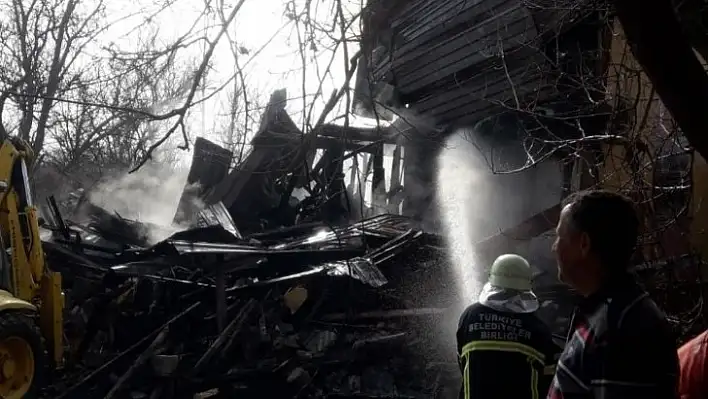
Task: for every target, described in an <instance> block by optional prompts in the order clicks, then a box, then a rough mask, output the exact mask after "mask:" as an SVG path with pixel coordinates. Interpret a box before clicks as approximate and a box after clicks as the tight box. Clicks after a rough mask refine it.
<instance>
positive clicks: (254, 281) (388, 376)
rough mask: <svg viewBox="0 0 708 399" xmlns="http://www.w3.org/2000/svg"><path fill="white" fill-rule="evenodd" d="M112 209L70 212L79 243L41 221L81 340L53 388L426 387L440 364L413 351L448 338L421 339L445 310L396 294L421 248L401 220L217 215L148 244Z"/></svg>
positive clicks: (421, 393) (302, 391)
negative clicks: (86, 221) (282, 220)
mask: <svg viewBox="0 0 708 399" xmlns="http://www.w3.org/2000/svg"><path fill="white" fill-rule="evenodd" d="M91 209H92V210H94V211H96V209H94V208H91ZM216 209H220V207H216ZM57 216H60V215H57ZM106 217H107V213H106V212H105V211H102V210H101V211H97V212H96V214H95V215H94V219H95V223H93V224H91V225H90V226H81V227H79V226H77V225H75V224H74V223H72V222H69V221H67V222H65V223H66V224H67V226H66V229H68V230H69V231H70V233H69V234H68V235H69V236H70V237H73V238H71V239H66V238H65V237H66V235H67V234H65V233H66V231H64V230H63V228H58V227H56V226H47V227H51V228H52V229H53V238H52V240H47V241H46V242H45V250H46V252H47V256H48V257H49V258H50V260H51V262H52V264H53V265H58V266H57V269H58V270H59V271H61V272H62V273H63V275H64V276H65V290H66V292H67V298H68V300H69V308H70V309H71V313H70V316H69V317H67V336H70V337H72V342H74V343H75V344H76V346H75V350H73V352H72V353H71V357H70V359H71V361H70V362H69V364H68V365H67V367H66V369H65V370H64V371H63V372H64V373H65V374H66V376H65V378H64V379H63V384H65V385H66V383H67V382H68V381H71V383H70V384H68V386H53V387H51V389H50V391H52V392H50V393H48V395H51V396H52V397H60V398H72V397H77V398H78V397H108V398H117V397H126V395H128V394H130V395H131V396H132V397H173V395H174V397H197V396H195V395H202V396H201V397H205V396H204V395H205V394H204V392H212V393H213V392H218V393H217V394H214V395H213V396H212V397H225V396H228V395H231V394H236V393H238V395H240V396H242V397H250V396H258V397H263V395H264V394H265V395H266V396H265V397H291V396H292V397H400V398H414V397H429V394H430V393H429V392H426V388H427V387H430V386H432V384H433V382H432V381H429V378H431V376H432V377H434V376H435V371H434V370H431V369H430V366H428V365H427V362H426V361H425V356H421V353H418V352H417V350H418V349H415V348H420V347H422V348H432V347H434V346H435V345H439V344H440V343H435V342H426V340H427V341H431V340H433V341H434V339H432V338H433V337H434V334H432V335H431V334H427V335H428V337H426V333H427V332H428V331H426V330H427V329H428V328H429V326H432V325H434V324H435V322H434V320H432V319H435V318H436V317H440V316H442V315H443V314H444V312H445V310H444V309H432V310H431V309H420V310H416V309H406V308H404V306H405V296H406V294H408V296H418V295H421V293H396V292H395V287H394V286H393V285H394V284H395V281H392V278H399V279H400V276H398V277H395V276H396V275H398V274H399V273H400V272H401V270H399V271H395V269H396V268H401V267H404V265H405V264H401V262H402V261H403V260H405V258H406V257H407V256H410V254H411V253H417V254H418V255H421V254H420V249H424V248H426V240H427V238H426V235H425V234H424V233H423V232H421V231H419V230H416V229H415V228H413V227H411V223H410V222H409V221H408V220H407V219H406V218H403V217H400V216H394V215H383V216H378V217H374V218H371V219H367V220H363V221H361V222H357V223H354V224H351V225H347V226H343V227H326V226H322V225H320V224H309V225H305V226H294V227H292V228H283V229H278V230H276V231H272V232H263V233H259V234H254V235H251V236H247V237H243V238H241V237H239V236H238V234H234V232H235V231H237V230H236V229H235V226H233V225H230V224H229V225H227V226H226V227H224V226H223V225H222V224H211V225H208V226H202V227H194V228H192V229H189V230H186V231H182V232H178V233H176V234H174V235H172V236H171V237H170V238H168V239H167V240H164V241H162V242H159V243H157V244H155V245H152V246H141V245H138V243H137V241H138V240H136V238H139V237H140V235H133V236H132V238H125V236H126V235H125V234H123V233H120V234H119V233H115V232H113V233H111V234H108V232H107V231H105V230H104V228H105V225H110V226H113V227H114V228H115V229H116V231H122V232H125V231H130V230H133V231H140V230H141V229H142V228H145V226H141V225H140V224H139V223H137V222H133V221H126V220H122V219H120V218H118V217H117V216H111V217H110V219H111V220H110V221H107V220H105V218H106ZM57 219H59V217H58V218H57ZM206 219H207V218H204V220H206ZM214 220H216V219H214ZM227 220H228V218H227ZM222 222H224V220H222ZM106 235H109V236H110V238H109V237H106ZM117 237H123V238H124V239H123V241H118V242H116V241H114V240H116V239H117ZM433 241H434V240H433ZM68 248H70V249H71V250H69V249H68ZM428 250H430V248H428ZM433 251H434V250H433ZM389 275H390V276H392V277H391V278H389V277H387V276H389ZM397 295H400V297H398V298H397ZM382 308H388V309H385V310H382ZM421 317H422V318H428V319H431V321H430V322H428V323H421V322H420V318H421ZM426 351H427V352H428V355H429V356H434V353H431V352H432V351H430V350H429V349H428V350H426ZM91 357H97V358H98V359H97V360H96V359H94V360H93V361H91V360H90V359H89V358H91ZM443 358H444V357H443ZM448 360H449V359H448ZM453 360H454V359H453ZM443 363H444V362H443ZM91 364H94V365H97V364H98V365H100V367H98V368H93V369H92V370H91ZM446 367H448V368H450V367H453V368H454V363H452V364H447V365H446ZM438 368H440V367H438ZM412 376H416V377H415V378H412ZM155 381H159V382H158V383H155ZM214 390H216V391H214ZM136 395H137V396H136ZM141 395H144V396H141Z"/></svg>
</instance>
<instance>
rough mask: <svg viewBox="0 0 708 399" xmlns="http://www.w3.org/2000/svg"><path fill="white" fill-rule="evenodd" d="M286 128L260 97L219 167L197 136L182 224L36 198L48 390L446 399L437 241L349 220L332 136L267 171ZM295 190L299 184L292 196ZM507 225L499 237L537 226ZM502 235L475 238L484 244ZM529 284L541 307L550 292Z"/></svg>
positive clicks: (394, 226)
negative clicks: (61, 344) (51, 328)
mask: <svg viewBox="0 0 708 399" xmlns="http://www.w3.org/2000/svg"><path fill="white" fill-rule="evenodd" d="M281 94H282V93H281ZM274 97H276V98H280V97H282V95H278V96H276V95H274ZM293 129H296V127H295V126H294V124H293V123H292V121H291V120H290V119H289V117H287V114H286V113H285V112H284V108H283V107H282V104H281V105H278V104H275V103H272V104H270V105H269V109H268V111H267V112H266V115H265V117H264V120H263V121H262V126H261V129H260V130H259V133H258V134H257V135H256V138H254V143H253V146H254V149H253V151H252V152H251V153H250V154H249V155H248V157H247V159H246V161H244V162H243V164H242V165H240V166H238V167H236V168H234V169H233V170H231V172H229V167H228V164H227V163H226V162H225V160H228V159H229V158H230V154H228V151H225V150H223V149H221V148H220V147H219V146H217V145H216V144H214V143H210V142H208V141H207V140H204V139H200V140H199V141H198V143H197V145H196V149H195V153H194V162H193V164H192V169H191V170H190V173H189V177H188V179H187V184H186V187H185V190H184V192H183V194H182V197H181V198H180V200H179V206H178V209H177V212H176V214H175V218H174V222H175V223H178V224H179V225H180V226H185V227H186V226H188V227H186V228H184V229H179V230H178V231H175V229H174V228H167V227H164V226H156V225H152V224H149V223H143V222H140V221H135V220H129V219H126V218H124V217H122V216H121V215H118V214H116V213H115V212H113V211H111V210H109V209H104V208H102V207H100V206H97V205H96V204H94V203H92V202H91V200H90V198H89V196H87V195H86V193H83V192H82V193H80V195H76V196H74V198H72V199H71V201H72V206H75V212H74V213H73V215H71V216H69V217H67V216H65V215H63V214H62V212H61V211H60V207H59V206H58V204H57V201H55V200H54V199H53V198H50V199H49V201H48V203H47V205H46V206H44V207H43V208H42V215H43V228H44V229H46V230H47V231H46V234H44V235H43V246H44V250H45V253H46V256H47V258H48V261H49V264H50V265H51V267H52V268H53V269H55V270H56V271H59V272H61V273H62V276H63V286H64V287H63V288H64V291H65V295H66V302H67V303H66V309H67V311H66V315H65V324H66V326H65V335H66V337H67V341H68V342H69V345H68V347H69V356H68V361H67V364H66V365H65V367H64V368H63V369H61V370H59V371H58V373H59V375H58V376H57V378H54V379H53V381H55V383H54V384H53V385H51V386H49V387H48V388H47V390H46V392H45V396H46V397H52V398H84V397H107V398H124V397H131V398H161V397H163V398H168V397H169V398H172V397H175V398H217V397H233V396H238V397H243V398H247V397H258V398H263V397H266V398H270V397H272V398H281V397H297V398H325V397H327V398H354V397H356V398H429V397H436V398H447V397H450V398H453V397H456V396H457V390H458V388H459V380H458V379H459V370H458V365H457V362H456V359H455V355H454V353H455V348H454V332H455V327H456V322H457V317H458V315H459V312H460V310H461V309H460V306H463V304H462V303H461V301H460V300H459V298H458V297H457V295H458V294H457V292H456V290H455V289H452V288H451V287H453V286H454V285H455V278H456V276H455V274H454V272H453V270H452V268H450V267H447V265H446V264H445V256H444V253H443V245H442V244H441V242H442V241H443V240H442V239H441V237H439V236H437V235H435V234H432V233H430V232H424V231H423V230H421V228H420V226H419V224H418V223H416V222H414V221H413V220H411V219H409V218H407V217H403V216H399V215H392V214H383V215H378V216H373V217H368V218H364V219H362V220H358V221H355V222H352V221H351V220H355V219H356V217H353V216H352V215H355V214H357V215H359V214H360V213H357V212H352V206H351V204H349V205H347V196H346V195H343V193H345V192H346V188H345V189H344V190H339V189H334V190H333V189H332V186H331V185H332V184H335V185H337V184H340V185H342V188H344V186H343V182H342V169H341V168H342V166H341V161H342V159H343V158H344V155H343V154H344V153H343V149H342V148H340V147H337V146H334V145H333V144H332V142H331V140H330V141H327V140H325V141H324V142H323V143H320V144H317V145H322V146H324V147H325V156H323V157H322V158H321V159H320V161H319V162H318V163H317V165H316V166H315V167H314V168H313V169H312V170H310V171H309V172H308V171H305V172H304V173H302V171H301V172H297V171H296V170H289V169H285V170H282V169H278V170H279V172H278V173H259V171H260V172H263V171H266V170H275V169H272V168H273V167H274V166H273V165H272V159H274V157H277V156H280V155H282V156H283V157H282V159H281V158H278V165H279V167H283V166H284V165H291V166H292V165H294V164H299V162H294V163H293V159H289V158H288V155H287V154H290V153H292V152H293V148H294V147H293V146H296V145H297V143H299V142H300V141H299V139H298V140H295V138H296V137H297V136H292V137H289V135H291V134H292V132H293ZM321 131H322V132H323V133H322V135H324V136H326V135H327V134H329V135H333V136H334V135H336V133H335V131H336V129H335V128H334V127H332V126H325V127H324V128H322V129H321ZM339 134H340V135H345V133H342V132H340V133H339ZM362 134H363V133H362ZM368 134H374V133H372V132H369V133H368ZM317 137H320V136H317ZM320 138H322V137H320ZM324 138H325V139H326V137H324ZM270 140H280V141H281V144H282V143H285V144H284V147H283V146H281V147H278V149H277V150H276V149H275V147H273V146H272V145H271V144H272V143H271V142H270ZM372 141H373V140H372ZM315 142H317V140H315ZM264 143H265V144H264ZM349 144H351V143H349ZM260 145H265V147H263V148H261V147H259V146H260ZM356 148H358V149H359V150H370V149H371V146H370V145H364V146H360V147H356ZM373 151H374V153H372V154H374V155H375V154H378V152H376V151H379V150H376V149H375V150H373ZM328 152H329V155H327V153H328ZM276 153H277V154H276ZM210 154H211V155H210ZM399 155H400V154H399ZM347 156H350V155H347ZM377 162H378V161H377ZM375 163H376V162H375ZM374 166H375V168H374V169H376V165H374ZM276 169H277V168H276ZM379 173H380V171H379ZM304 176H307V177H308V178H309V179H311V180H312V182H311V184H310V183H308V184H304V183H305V182H304V180H303V179H304ZM399 185H400V184H397V185H395V186H396V188H395V190H398V189H399V188H400V187H398V186H399ZM295 187H305V188H306V190H309V196H308V197H307V198H305V199H304V200H302V201H297V200H293V197H292V196H291V194H292V192H293V189H294V188H295ZM377 189H378V188H375V190H377ZM389 194H390V193H389ZM389 196H391V195H389ZM383 197H386V195H383ZM394 197H395V195H393V196H391V198H392V201H393V202H392V204H394V205H395V204H396V203H398V202H397V201H399V199H400V198H399V199H396V198H394ZM145 200H147V199H145ZM552 213H553V212H550V211H549V215H546V216H545V218H544V220H546V219H549V218H553V215H552ZM556 213H557V212H556ZM234 219H236V221H237V222H235V221H234ZM531 222H532V221H531ZM531 222H528V223H531ZM546 222H548V221H547V220H546ZM528 223H527V224H528ZM517 230H519V231H517V232H516V233H515V234H513V239H524V237H522V236H523V235H537V234H539V232H538V231H536V230H537V229H535V228H534V227H533V226H532V227H528V228H527V227H523V228H520V229H517ZM156 236H159V237H167V238H166V239H163V240H160V241H158V242H154V241H155V240H154V237H156ZM503 236H505V235H503V234H501V235H500V236H499V237H496V238H491V239H490V240H487V241H485V243H480V250H484V251H487V252H496V251H498V250H499V249H500V248H502V247H504V245H505V244H504V242H503V241H504V237H503ZM561 291H562V290H561ZM544 295H545V296H544ZM544 295H542V297H543V298H542V299H544V301H545V302H544V303H548V304H549V306H551V305H553V306H554V304H553V300H552V298H553V297H554V295H556V292H555V291H553V292H550V291H549V292H547V293H546V294H544ZM549 298H550V299H549ZM554 309H558V307H557V306H555V307H554ZM556 316H557V314H555V313H554V314H553V315H552V316H551V317H553V318H555V317H556ZM560 328H561V329H563V328H564V326H561V327H560ZM559 334H561V335H562V334H563V331H560V332H559Z"/></svg>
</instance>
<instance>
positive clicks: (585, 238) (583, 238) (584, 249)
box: [580, 232, 590, 257]
mask: <svg viewBox="0 0 708 399" xmlns="http://www.w3.org/2000/svg"><path fill="white" fill-rule="evenodd" d="M580 254H581V255H582V256H583V257H586V256H588V255H589V254H590V236H589V235H588V233H585V232H582V233H580Z"/></svg>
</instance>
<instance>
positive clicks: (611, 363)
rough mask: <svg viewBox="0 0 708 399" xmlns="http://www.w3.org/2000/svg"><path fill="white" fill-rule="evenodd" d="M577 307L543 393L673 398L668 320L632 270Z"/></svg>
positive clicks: (555, 398) (555, 397)
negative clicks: (550, 381) (546, 389)
mask: <svg viewBox="0 0 708 399" xmlns="http://www.w3.org/2000/svg"><path fill="white" fill-rule="evenodd" d="M614 280H615V281H613V282H612V283H611V284H608V285H606V286H605V287H604V288H603V289H602V290H600V291H599V292H597V293H596V294H594V295H592V296H590V297H588V298H584V300H583V301H582V303H581V304H580V306H578V308H577V309H576V311H575V313H574V315H573V319H572V324H571V326H572V328H571V329H570V332H569V334H568V339H567V343H566V346H565V349H564V351H563V354H562V355H561V357H560V359H559V361H558V365H557V367H556V375H555V378H554V379H553V383H552V386H551V389H550V391H549V392H548V399H574V398H588V399H589V398H602V399H674V398H676V397H677V381H678V357H677V354H676V343H675V340H674V337H673V335H672V333H671V330H670V328H669V325H668V322H667V320H666V318H665V317H664V315H663V314H662V312H661V311H660V310H659V309H658V307H657V306H656V304H655V303H654V301H652V300H651V299H650V298H649V296H648V295H647V293H646V292H644V291H643V290H642V289H641V288H640V287H639V285H638V284H637V283H636V282H635V281H634V279H633V278H632V277H631V276H628V275H627V276H618V277H617V278H616V279H614Z"/></svg>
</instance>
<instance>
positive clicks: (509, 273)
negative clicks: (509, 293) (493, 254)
mask: <svg viewBox="0 0 708 399" xmlns="http://www.w3.org/2000/svg"><path fill="white" fill-rule="evenodd" d="M532 280H533V272H532V270H531V266H530V265H529V262H528V261H527V260H526V259H524V258H523V257H521V256H519V255H515V254H504V255H501V256H500V257H498V258H497V259H496V260H495V261H494V263H492V268H491V270H490V272H489V284H490V285H492V286H494V287H497V288H501V289H506V290H516V291H531V282H532Z"/></svg>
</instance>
